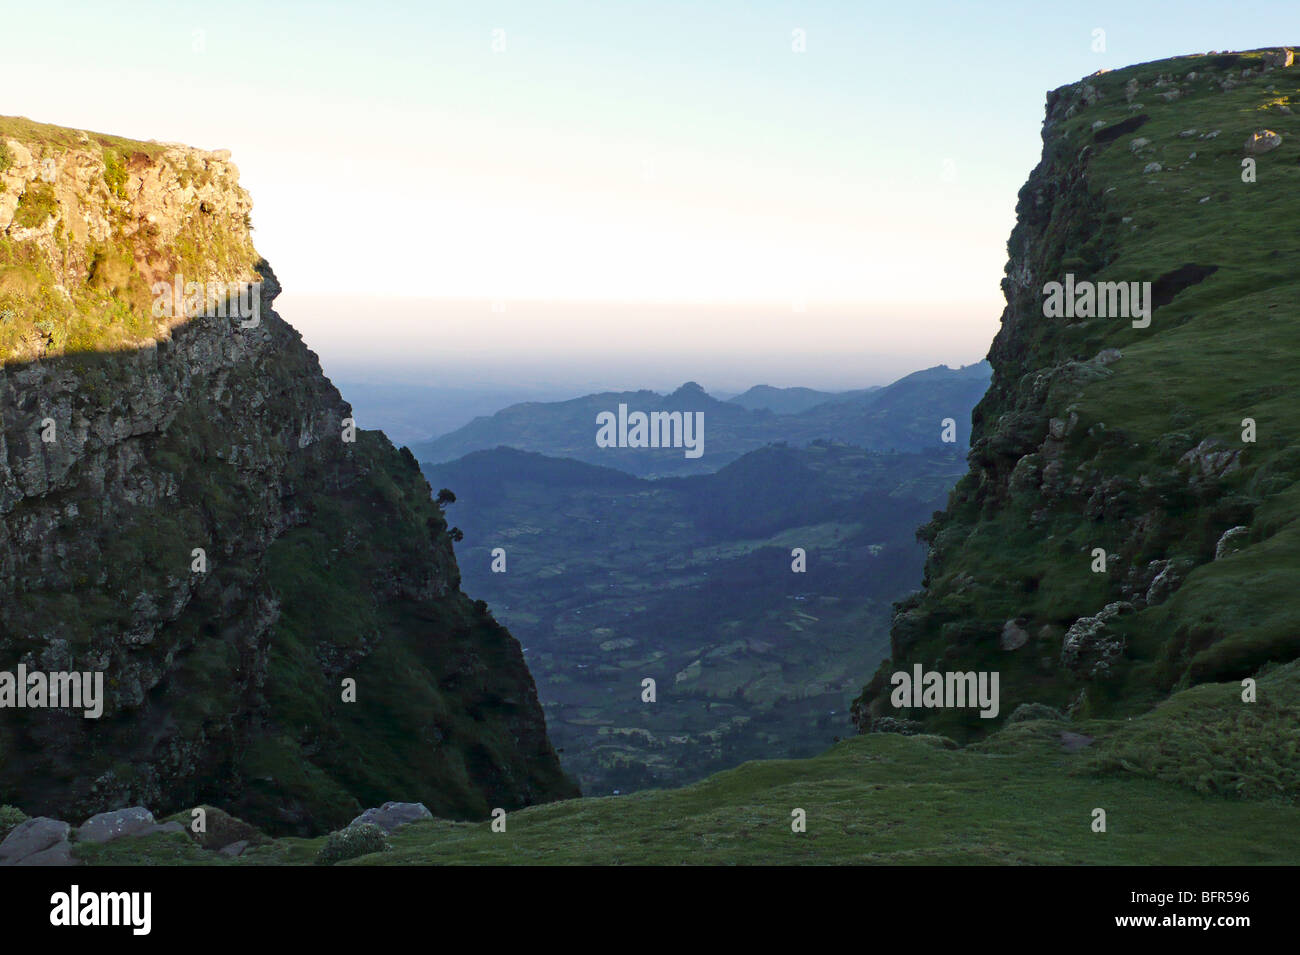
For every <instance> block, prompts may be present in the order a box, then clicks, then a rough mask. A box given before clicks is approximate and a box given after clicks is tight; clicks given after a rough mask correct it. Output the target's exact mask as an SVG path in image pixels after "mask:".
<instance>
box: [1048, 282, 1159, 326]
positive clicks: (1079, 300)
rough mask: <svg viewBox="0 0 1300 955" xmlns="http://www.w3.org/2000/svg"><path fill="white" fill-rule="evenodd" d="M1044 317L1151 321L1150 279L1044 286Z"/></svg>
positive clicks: (1140, 322) (1149, 322)
mask: <svg viewBox="0 0 1300 955" xmlns="http://www.w3.org/2000/svg"><path fill="white" fill-rule="evenodd" d="M1043 296H1044V298H1043V316H1044V317H1045V318H1131V319H1133V327H1134V328H1146V327H1147V326H1148V325H1150V324H1151V283H1150V282H1088V281H1083V282H1075V281H1074V273H1073V272H1067V273H1066V275H1065V282H1064V284H1062V283H1061V282H1048V283H1047V284H1046V285H1044V286H1043Z"/></svg>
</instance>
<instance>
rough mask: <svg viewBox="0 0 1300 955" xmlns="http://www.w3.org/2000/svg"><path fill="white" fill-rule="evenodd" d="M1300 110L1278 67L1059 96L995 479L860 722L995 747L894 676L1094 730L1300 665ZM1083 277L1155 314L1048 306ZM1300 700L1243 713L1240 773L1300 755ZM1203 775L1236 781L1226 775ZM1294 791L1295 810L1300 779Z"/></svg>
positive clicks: (1033, 195)
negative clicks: (1053, 291) (1134, 286)
mask: <svg viewBox="0 0 1300 955" xmlns="http://www.w3.org/2000/svg"><path fill="white" fill-rule="evenodd" d="M1296 109H1300V65H1294V64H1293V55H1292V53H1291V52H1290V51H1277V50H1274V51H1256V52H1251V53H1242V54H1211V55H1208V56H1195V57H1180V58H1178V59H1173V60H1164V61H1160V62H1157V63H1150V64H1145V65H1142V66H1136V67H1130V68H1128V69H1124V70H1117V71H1114V72H1111V73H1103V74H1100V75H1095V76H1090V77H1088V78H1087V79H1086V80H1083V81H1082V82H1080V83H1077V84H1074V85H1072V86H1067V87H1063V88H1062V89H1059V90H1056V91H1054V92H1052V93H1051V94H1049V96H1048V101H1047V119H1046V122H1045V123H1044V128H1043V140H1044V147H1043V159H1042V162H1041V163H1040V164H1039V166H1038V167H1037V168H1036V169H1035V170H1034V171H1033V173H1032V174H1031V175H1030V178H1029V181H1028V183H1026V185H1025V186H1024V188H1023V189H1022V190H1021V193H1020V200H1019V203H1018V206H1017V213H1018V222H1017V225H1016V227H1015V229H1014V230H1013V232H1012V234H1011V238H1010V240H1009V242H1008V250H1009V253H1010V261H1009V262H1008V265H1007V269H1006V278H1005V279H1004V280H1003V288H1004V291H1005V293H1006V296H1007V307H1006V310H1005V312H1004V313H1003V318H1002V329H1001V331H1000V332H999V333H998V336H997V338H996V339H995V341H994V343H993V347H992V349H991V351H990V356H989V357H990V360H991V361H992V364H993V380H992V384H991V386H990V388H989V391H988V394H987V395H986V396H985V398H984V400H983V401H982V402H981V403H980V404H979V405H978V406H977V407H976V410H975V413H974V415H973V427H972V441H971V454H970V464H971V470H970V473H968V474H967V475H966V477H964V478H963V479H962V480H961V482H960V483H959V484H958V486H957V488H956V490H955V491H954V493H953V495H952V498H951V501H950V503H949V506H948V509H947V510H946V511H945V512H944V513H942V514H941V515H939V516H937V517H936V518H935V520H934V521H933V522H931V523H930V524H929V525H927V526H926V527H925V528H924V529H923V531H922V536H923V539H925V540H926V541H927V542H928V543H929V545H930V552H929V557H928V562H927V570H926V580H925V589H924V591H922V592H921V593H919V594H917V595H916V596H915V597H914V598H913V599H911V600H909V601H906V602H904V603H903V604H902V605H901V606H900V607H899V608H898V612H897V613H896V616H895V620H894V625H893V630H892V659H891V660H889V661H887V662H886V663H885V664H884V665H883V666H882V667H881V669H880V671H879V672H878V673H877V674H876V676H875V678H874V679H873V680H872V682H871V683H870V685H869V686H868V687H867V688H866V690H865V691H864V693H863V695H862V697H861V698H860V699H859V701H858V702H857V704H856V716H857V721H858V724H859V727H860V728H861V729H863V730H868V729H870V727H871V726H872V725H873V723H874V722H875V721H876V720H878V719H880V718H882V717H886V716H893V717H906V718H910V719H913V720H916V721H919V722H920V723H921V724H922V725H923V726H925V727H926V729H927V730H928V731H935V732H942V733H945V734H948V735H951V736H954V737H957V738H959V739H965V738H970V737H972V736H977V735H979V734H980V733H981V732H983V731H985V730H987V728H988V726H987V721H984V720H981V719H979V718H978V717H977V716H974V715H973V714H972V713H971V712H969V711H965V712H963V711H955V710H924V709H916V710H914V711H912V712H907V713H900V712H898V711H896V710H895V708H894V707H893V706H892V705H891V701H890V693H891V688H890V684H889V678H890V674H892V673H893V672H895V671H896V670H899V669H910V668H911V667H913V666H914V665H915V664H918V663H919V664H922V665H924V666H925V667H926V668H927V669H941V670H963V671H965V670H996V671H1000V673H1001V692H1002V709H1003V711H1004V713H1008V714H1009V713H1011V712H1012V711H1013V710H1014V709H1015V708H1016V707H1017V706H1018V705H1020V704H1023V703H1038V704H1044V705H1047V706H1051V707H1055V708H1057V709H1059V710H1061V711H1063V712H1067V713H1069V714H1071V715H1073V716H1075V717H1076V718H1086V717H1120V716H1130V715H1135V714H1138V713H1141V712H1143V711H1145V710H1148V709H1150V707H1152V706H1153V705H1156V704H1157V703H1159V702H1160V701H1161V700H1163V699H1165V698H1166V697H1167V696H1168V695H1169V694H1170V693H1171V692H1174V691H1176V690H1179V689H1183V688H1186V687H1189V686H1195V685H1199V684H1202V683H1207V682H1226V681H1233V682H1239V681H1241V680H1242V679H1244V678H1248V677H1256V676H1259V675H1261V673H1263V672H1264V671H1266V670H1267V669H1268V668H1269V667H1270V666H1275V665H1278V664H1282V663H1285V662H1287V661H1289V660H1293V659H1295V658H1296V657H1298V656H1300V630H1298V629H1297V623H1298V622H1300V599H1298V598H1297V595H1296V592H1295V586H1294V581H1295V579H1296V573H1297V571H1300V523H1297V520H1296V519H1297V517H1300V483H1297V479H1298V478H1300V445H1298V444H1297V440H1298V439H1300V418H1297V416H1296V414H1295V400H1296V397H1297V395H1300V367H1297V363H1296V356H1297V355H1300V307H1298V306H1297V304H1296V303H1297V299H1298V297H1300V272H1298V271H1297V261H1300V239H1298V234H1297V231H1296V228H1295V225H1294V220H1293V216H1292V213H1293V212H1295V211H1296V210H1297V209H1300V116H1297V115H1296V114H1295V112H1293V110H1296ZM1069 274H1072V275H1073V277H1074V278H1073V280H1074V282H1075V283H1076V284H1079V283H1082V282H1085V281H1094V282H1097V283H1101V282H1126V283H1129V282H1150V283H1152V287H1151V288H1152V297H1153V304H1154V306H1155V308H1154V310H1153V312H1152V313H1151V316H1150V320H1149V321H1150V323H1149V325H1147V326H1146V327H1140V326H1142V325H1143V324H1144V322H1145V319H1140V318H1138V319H1133V320H1129V319H1126V318H1068V317H1047V316H1045V315H1044V308H1045V299H1046V298H1047V296H1045V294H1044V287H1045V286H1046V285H1048V283H1052V282H1060V283H1064V282H1066V280H1067V275H1069ZM1102 550H1104V552H1105V554H1104V566H1103V563H1102V560H1101V555H1100V553H1099V552H1100V551H1102ZM1296 702H1297V701H1296V699H1295V697H1294V696H1292V697H1291V698H1289V699H1287V698H1283V699H1279V698H1277V697H1276V696H1274V697H1272V698H1261V699H1259V700H1258V702H1256V703H1254V704H1250V705H1243V706H1242V707H1241V709H1240V711H1239V713H1238V714H1237V716H1236V718H1235V722H1236V724H1237V728H1238V731H1239V732H1240V733H1241V734H1242V737H1241V739H1240V742H1241V744H1242V745H1241V753H1240V758H1241V759H1243V760H1247V761H1249V760H1251V759H1253V758H1254V757H1255V756H1256V755H1261V756H1262V755H1264V754H1267V753H1271V754H1272V755H1273V757H1274V758H1276V759H1278V760H1279V761H1280V762H1281V763H1287V762H1290V763H1291V764H1292V765H1294V763H1295V761H1296V759H1297V756H1296V750H1295V740H1296V737H1295V736H1294V735H1293V734H1294V733H1295V729H1294V726H1293V727H1292V728H1291V729H1290V730H1287V729H1286V728H1285V727H1286V723H1287V721H1286V720H1285V719H1281V717H1282V716H1283V715H1284V714H1281V713H1279V711H1278V710H1277V709H1276V708H1277V707H1279V706H1286V705H1294V704H1295V703H1296ZM1189 715H1190V717H1191V718H1195V711H1192V713H1191V714H1189ZM1291 722H1292V723H1294V721H1293V720H1292V721H1291ZM1275 723H1277V724H1279V725H1277V726H1275V727H1274V726H1273V724H1275ZM982 724H985V725H982ZM1265 726H1269V727H1272V728H1274V729H1277V730H1278V731H1280V733H1279V735H1278V736H1276V737H1274V736H1273V735H1272V732H1271V731H1266V732H1262V733H1259V734H1258V736H1257V731H1258V730H1261V729H1262V728H1263V727H1265ZM1248 739H1255V740H1256V743H1257V745H1258V746H1259V747H1262V751H1261V750H1257V749H1256V747H1255V745H1246V741H1247V740H1248ZM1230 748H1232V747H1230ZM1142 766H1144V767H1145V769H1143V768H1141V767H1139V765H1138V764H1134V769H1135V770H1138V771H1146V770H1152V767H1151V766H1148V765H1146V764H1145V763H1143V764H1142ZM1152 771H1154V770H1152ZM1189 771H1190V770H1189ZM1162 772H1163V770H1162ZM1193 775H1194V777H1195V778H1198V779H1200V780H1201V782H1202V783H1205V784H1207V785H1210V786H1212V788H1215V789H1226V790H1228V791H1232V790H1233V788H1234V787H1235V785H1236V782H1235V780H1234V779H1232V778H1231V774H1230V773H1229V774H1227V775H1224V774H1223V773H1222V772H1221V771H1220V768H1217V767H1211V766H1209V765H1203V766H1201V768H1200V771H1199V772H1196V773H1194V774H1193ZM1270 775H1272V774H1271V773H1270ZM1276 792H1277V794H1278V795H1290V796H1294V795H1295V788H1294V778H1293V777H1292V779H1291V782H1290V783H1289V784H1288V782H1287V778H1286V777H1285V775H1279V776H1278V778H1277V785H1276Z"/></svg>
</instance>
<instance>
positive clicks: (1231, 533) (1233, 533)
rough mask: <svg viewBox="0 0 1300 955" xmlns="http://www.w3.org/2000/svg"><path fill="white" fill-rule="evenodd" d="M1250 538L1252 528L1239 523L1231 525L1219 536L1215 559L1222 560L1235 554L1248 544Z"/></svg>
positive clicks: (1215, 546) (1215, 547)
mask: <svg viewBox="0 0 1300 955" xmlns="http://www.w3.org/2000/svg"><path fill="white" fill-rule="evenodd" d="M1248 540H1250V528H1249V527H1247V526H1246V525H1244V524H1238V525H1237V526H1236V527H1229V528H1228V529H1227V530H1226V531H1224V532H1223V536H1222V537H1220V538H1219V542H1218V543H1217V544H1215V545H1214V559H1215V560H1220V559H1221V558H1224V557H1227V556H1228V555H1229V554H1235V553H1236V552H1237V551H1239V550H1241V548H1242V547H1244V546H1245V545H1246V542H1247V541H1248Z"/></svg>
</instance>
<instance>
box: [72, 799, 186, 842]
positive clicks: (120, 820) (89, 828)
mask: <svg viewBox="0 0 1300 955" xmlns="http://www.w3.org/2000/svg"><path fill="white" fill-rule="evenodd" d="M158 828H159V826H158V824H157V823H156V822H154V818H153V813H151V812H150V811H149V810H148V809H145V808H144V807H143V806H133V807H131V808H130V809H114V810H113V811H112V812H101V813H99V814H98V815H96V816H91V817H90V818H89V819H87V820H86V821H85V822H83V823H82V824H81V828H80V829H78V830H77V841H78V842H111V841H112V840H114V839H120V838H122V837H123V836H134V835H147V834H148V833H150V832H156V831H157V830H158ZM178 828H179V827H178Z"/></svg>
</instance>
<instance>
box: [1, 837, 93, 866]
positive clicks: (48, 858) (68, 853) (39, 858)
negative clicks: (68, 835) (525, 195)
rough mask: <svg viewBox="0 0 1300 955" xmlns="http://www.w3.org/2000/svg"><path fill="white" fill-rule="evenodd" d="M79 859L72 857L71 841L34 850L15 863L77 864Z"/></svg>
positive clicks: (44, 864)
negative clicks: (38, 850)
mask: <svg viewBox="0 0 1300 955" xmlns="http://www.w3.org/2000/svg"><path fill="white" fill-rule="evenodd" d="M77 864H78V863H77V860H76V859H74V858H73V857H72V844H71V843H69V842H56V843H55V844H54V845H52V846H50V847H49V848H48V849H42V850H41V851H40V852H33V853H32V854H31V855H29V856H26V857H25V858H22V859H20V860H18V861H17V862H15V863H14V865H40V866H52V865H77Z"/></svg>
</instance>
